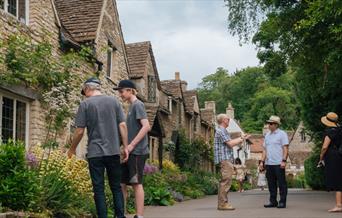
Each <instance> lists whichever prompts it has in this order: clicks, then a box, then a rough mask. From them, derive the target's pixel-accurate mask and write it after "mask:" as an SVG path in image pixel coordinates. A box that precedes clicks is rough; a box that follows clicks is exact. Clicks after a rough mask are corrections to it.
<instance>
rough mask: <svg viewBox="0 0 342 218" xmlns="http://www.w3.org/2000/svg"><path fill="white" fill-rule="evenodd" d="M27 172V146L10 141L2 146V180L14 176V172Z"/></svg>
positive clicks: (0, 175)
mask: <svg viewBox="0 0 342 218" xmlns="http://www.w3.org/2000/svg"><path fill="white" fill-rule="evenodd" d="M22 170H25V145H24V144H23V143H20V142H17V143H16V142H14V141H12V140H10V141H9V142H8V143H6V144H0V178H1V179H4V178H5V177H7V176H10V175H12V173H13V171H22Z"/></svg>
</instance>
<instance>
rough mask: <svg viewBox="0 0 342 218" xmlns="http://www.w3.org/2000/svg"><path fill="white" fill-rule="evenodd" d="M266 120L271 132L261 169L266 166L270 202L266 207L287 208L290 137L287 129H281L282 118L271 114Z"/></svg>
mask: <svg viewBox="0 0 342 218" xmlns="http://www.w3.org/2000/svg"><path fill="white" fill-rule="evenodd" d="M266 122H267V124H268V128H269V130H270V132H268V133H267V134H266V135H265V141H264V148H265V149H264V151H263V155H262V160H261V163H260V169H263V168H266V178H267V182H268V189H269V192H270V202H269V204H266V205H264V207H265V208H271V207H277V208H286V196H287V184H286V176H285V168H286V160H287V157H288V153H289V138H288V135H287V133H286V132H285V131H283V130H281V129H279V126H280V118H279V117H278V116H271V117H270V119H269V120H267V121H266ZM278 188H279V194H280V201H279V203H278V201H277V191H278Z"/></svg>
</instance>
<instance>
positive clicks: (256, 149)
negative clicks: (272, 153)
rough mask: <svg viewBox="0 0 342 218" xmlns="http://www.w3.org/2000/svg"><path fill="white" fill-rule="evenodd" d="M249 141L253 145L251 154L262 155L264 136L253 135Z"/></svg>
mask: <svg viewBox="0 0 342 218" xmlns="http://www.w3.org/2000/svg"><path fill="white" fill-rule="evenodd" d="M249 141H251V142H252V144H251V153H262V152H263V150H264V146H263V144H264V136H263V135H261V134H255V135H251V137H250V138H249Z"/></svg>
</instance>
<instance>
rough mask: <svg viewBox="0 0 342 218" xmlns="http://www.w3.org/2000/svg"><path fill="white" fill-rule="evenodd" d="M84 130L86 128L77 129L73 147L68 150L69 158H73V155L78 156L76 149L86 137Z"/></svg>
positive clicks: (72, 143)
mask: <svg viewBox="0 0 342 218" xmlns="http://www.w3.org/2000/svg"><path fill="white" fill-rule="evenodd" d="M84 130H85V128H76V130H75V132H74V135H73V137H72V138H73V139H72V142H71V147H70V149H69V150H68V157H69V158H71V157H72V155H76V148H77V146H78V144H79V143H80V141H81V140H82V137H83V135H84Z"/></svg>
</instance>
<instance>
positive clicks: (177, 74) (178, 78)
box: [175, 72, 180, 80]
mask: <svg viewBox="0 0 342 218" xmlns="http://www.w3.org/2000/svg"><path fill="white" fill-rule="evenodd" d="M175 80H180V73H179V72H175Z"/></svg>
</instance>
